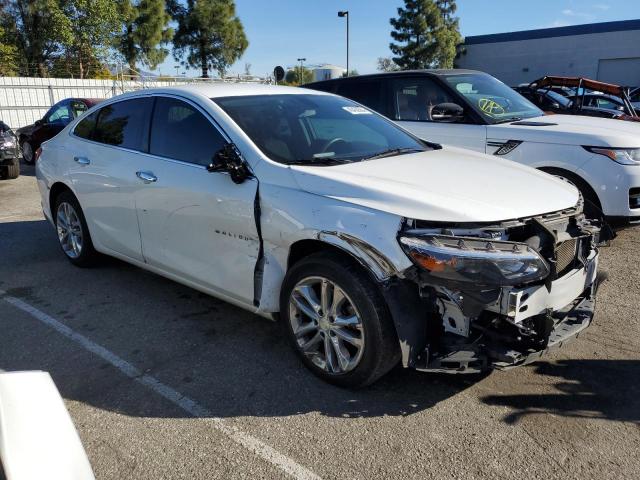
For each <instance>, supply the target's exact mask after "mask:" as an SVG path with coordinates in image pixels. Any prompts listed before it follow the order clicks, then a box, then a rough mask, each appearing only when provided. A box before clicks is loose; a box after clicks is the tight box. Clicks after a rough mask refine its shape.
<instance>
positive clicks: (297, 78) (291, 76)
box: [284, 65, 313, 85]
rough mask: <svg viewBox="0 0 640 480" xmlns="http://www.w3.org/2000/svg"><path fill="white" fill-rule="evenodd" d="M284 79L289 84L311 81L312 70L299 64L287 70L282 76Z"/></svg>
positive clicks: (301, 83)
mask: <svg viewBox="0 0 640 480" xmlns="http://www.w3.org/2000/svg"><path fill="white" fill-rule="evenodd" d="M284 81H285V82H286V83H287V84H289V85H303V84H305V83H310V82H313V72H312V71H311V70H309V69H308V68H306V67H300V66H299V65H298V66H296V67H293V68H292V69H290V70H287V74H286V75H285V76H284Z"/></svg>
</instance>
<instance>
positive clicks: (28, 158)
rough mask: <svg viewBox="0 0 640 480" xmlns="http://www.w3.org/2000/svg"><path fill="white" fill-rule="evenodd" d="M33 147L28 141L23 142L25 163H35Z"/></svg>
mask: <svg viewBox="0 0 640 480" xmlns="http://www.w3.org/2000/svg"><path fill="white" fill-rule="evenodd" d="M33 158H34V157H33V147H32V146H31V143H29V142H28V141H24V142H22V159H23V160H24V163H27V164H29V165H31V164H33Z"/></svg>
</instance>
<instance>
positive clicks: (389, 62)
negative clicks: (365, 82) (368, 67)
mask: <svg viewBox="0 0 640 480" xmlns="http://www.w3.org/2000/svg"><path fill="white" fill-rule="evenodd" d="M378 70H379V71H380V72H395V71H397V70H400V67H398V65H396V63H395V62H394V61H393V59H391V58H389V57H378Z"/></svg>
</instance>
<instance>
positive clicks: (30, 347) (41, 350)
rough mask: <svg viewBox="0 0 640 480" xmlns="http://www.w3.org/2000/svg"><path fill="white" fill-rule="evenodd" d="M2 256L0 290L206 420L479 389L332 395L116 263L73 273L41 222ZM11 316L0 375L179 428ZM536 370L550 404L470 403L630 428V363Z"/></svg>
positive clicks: (13, 234)
mask: <svg viewBox="0 0 640 480" xmlns="http://www.w3.org/2000/svg"><path fill="white" fill-rule="evenodd" d="M0 251H5V252H7V255H6V256H5V257H4V259H3V262H0V289H2V290H5V291H6V292H7V294H8V295H10V296H13V297H17V298H19V299H22V300H23V301H25V302H27V303H28V304H29V305H33V306H34V307H35V308H37V309H38V310H40V311H42V312H44V313H46V314H48V315H51V316H52V317H53V318H55V319H56V320H57V321H58V322H61V323H63V324H64V325H66V326H67V327H69V328H70V329H72V330H73V332H75V333H77V334H78V335H82V336H83V337H86V338H87V339H89V340H91V341H92V342H95V343H96V344H98V345H100V346H102V347H104V348H106V349H108V350H109V351H110V352H112V353H113V354H114V355H117V356H118V357H119V358H121V359H123V360H124V361H126V362H128V363H129V364H131V365H133V366H134V367H135V368H137V369H138V370H139V371H141V372H144V374H145V375H150V376H152V377H153V378H155V379H157V380H158V381H159V382H162V383H163V384H164V385H167V386H169V387H170V388H172V389H173V390H175V391H177V392H179V393H180V395H183V396H184V397H187V398H189V399H191V400H193V401H195V402H197V403H198V404H199V405H200V406H201V407H203V408H204V409H206V411H208V412H209V413H210V414H211V415H212V416H215V417H218V418H230V417H247V416H249V417H251V416H253V417H282V416H291V415H298V414H305V413H310V412H318V413H319V414H320V415H324V416H328V417H337V418H361V417H381V416H408V415H412V414H415V413H417V412H422V411H425V410H428V409H430V408H432V407H434V406H435V405H437V404H439V403H440V402H442V401H445V400H447V399H449V398H451V397H453V396H455V395H457V394H459V393H460V392H463V391H464V390H465V389H467V388H469V387H471V386H473V385H474V384H476V383H478V382H483V381H487V380H489V379H486V380H485V377H486V375H481V376H477V375H473V376H467V375H457V376H456V375H442V374H425V373H419V372H415V371H412V370H406V369H402V368H396V369H394V370H392V371H391V372H390V373H389V374H387V375H386V376H384V377H383V378H382V379H380V380H379V381H378V382H377V383H375V384H373V385H371V386H369V387H367V388H364V389H360V390H346V389H342V388H337V387H334V386H331V385H329V384H327V383H325V382H323V381H321V380H320V379H318V378H316V377H314V376H313V375H312V374H311V373H310V372H309V371H307V370H306V368H305V367H304V366H303V365H302V364H301V362H300V360H299V359H298V358H297V356H296V355H295V353H294V352H293V350H292V348H291V347H290V346H289V344H288V342H287V341H286V338H285V336H284V335H283V332H282V329H281V326H280V325H279V324H278V323H276V322H272V321H269V320H266V319H264V318H261V317H258V316H256V315H254V314H252V313H250V312H247V311H244V310H242V309H239V308H237V307H234V306H232V305H230V304H228V303H225V302H223V301H221V300H218V299H215V298H212V297H210V296H208V295H205V294H202V293H200V292H197V291H195V290H193V289H190V288H188V287H185V286H183V285H180V284H177V283H175V282H172V281H170V280H167V279H164V278H162V277H160V276H158V275H154V274H152V273H149V272H146V271H144V270H141V269H139V268H137V267H133V266H131V265H129V264H126V263H124V262H121V261H118V260H115V259H106V260H105V261H104V262H102V265H101V266H99V267H98V268H93V269H79V268H76V267H73V266H72V265H71V264H70V263H69V262H68V261H67V260H66V259H65V258H64V255H63V253H62V252H61V251H60V248H59V246H58V245H57V241H56V238H55V233H54V231H53V229H52V228H51V227H50V225H48V223H47V222H46V221H44V220H40V221H31V222H13V223H0ZM2 303H3V302H2V300H1V299H0V304H2ZM2 307H7V306H6V305H0V308H2ZM7 308H8V307H7ZM1 311H2V310H0V312H1ZM8 311H12V310H8ZM13 312H14V313H13V314H12V316H13V317H15V318H4V319H3V318H0V328H1V329H2V330H1V331H2V336H0V369H4V370H7V371H12V370H14V371H15V370H35V369H39V370H45V371H49V372H50V373H51V375H52V377H53V379H54V381H55V383H56V385H57V387H58V389H59V390H60V392H61V393H62V395H63V396H64V397H65V398H66V399H70V400H75V401H79V402H83V403H86V404H87V405H92V406H95V407H97V408H101V409H105V410H108V411H113V412H117V413H121V414H124V415H128V416H140V417H161V418H165V417H171V418H174V417H175V418H181V417H188V416H190V415H189V414H187V413H186V412H185V411H183V410H180V409H179V408H177V407H176V405H174V404H172V403H170V402H168V401H167V400H165V399H164V398H162V397H161V396H160V395H158V394H156V393H154V392H153V391H152V390H149V389H148V388H147V387H145V386H144V385H142V384H141V383H140V382H136V381H132V380H131V378H128V377H126V376H125V375H123V374H122V372H121V371H120V370H118V369H117V368H115V367H114V365H113V363H109V362H107V361H105V360H104V359H102V358H101V357H99V356H97V355H95V354H93V353H91V352H89V351H87V350H86V349H84V348H82V347H80V346H79V345H78V342H74V341H72V340H70V339H69V338H68V337H67V336H64V335H60V334H59V333H58V332H55V331H53V330H51V328H50V327H48V326H46V325H45V324H43V322H38V321H37V320H35V319H33V318H30V317H29V316H28V315H27V314H21V313H20V312H17V311H13ZM18 318H19V319H18ZM529 368H531V367H529ZM535 368H536V370H537V371H538V372H539V373H541V374H544V375H550V376H553V377H558V379H559V380H558V382H557V384H556V389H557V393H554V394H552V395H548V394H545V395H538V394H535V393H527V394H522V395H511V396H500V395H492V396H487V397H485V398H483V399H482V400H483V401H484V402H485V403H486V404H489V405H500V406H508V407H510V408H511V409H512V410H514V412H513V413H510V414H509V416H508V417H507V418H505V421H507V422H510V423H514V422H517V421H518V420H519V419H520V418H522V417H523V416H525V415H529V414H533V413H544V412H549V413H554V414H557V415H569V416H594V417H597V418H606V419H611V420H626V421H638V418H639V417H638V415H639V413H638V412H640V408H638V406H639V404H638V398H640V395H638V394H639V393H640V392H638V386H637V379H638V378H640V362H636V361H621V360H620V361H617V360H608V361H605V360H600V361H591V360H573V361H561V362H558V363H545V362H542V363H539V364H537V365H536V366H535Z"/></svg>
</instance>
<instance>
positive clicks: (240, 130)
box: [36, 84, 604, 386]
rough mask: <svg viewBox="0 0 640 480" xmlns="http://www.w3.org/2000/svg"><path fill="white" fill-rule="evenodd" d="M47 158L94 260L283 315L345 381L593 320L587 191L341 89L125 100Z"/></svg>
mask: <svg viewBox="0 0 640 480" xmlns="http://www.w3.org/2000/svg"><path fill="white" fill-rule="evenodd" d="M36 171H37V178H38V184H39V188H40V191H41V194H42V205H43V209H44V212H45V215H46V216H47V218H49V220H50V221H51V222H52V223H53V224H54V225H55V227H56V230H57V233H58V238H59V240H60V245H61V246H62V250H63V251H64V253H65V254H66V255H67V257H68V258H69V259H70V260H71V261H72V262H73V263H74V264H77V265H80V266H87V265H91V264H92V263H93V262H94V261H95V260H96V257H97V254H98V252H99V253H102V254H107V255H112V256H114V257H118V258H120V259H123V260H125V261H127V262H130V263H132V264H134V265H138V266H140V267H142V268H145V269H148V270H151V271H153V272H156V273H158V274H160V275H163V276H166V277H168V278H171V279H173V280H176V281H178V282H180V283H183V284H185V285H188V286H190V287H193V288H195V289H198V290H200V291H203V292H206V293H208V294H210V295H213V296H215V297H218V298H222V299H224V300H227V301H229V302H231V303H233V304H235V305H238V306H240V307H242V308H246V309H248V310H250V311H252V312H255V313H256V314H259V315H262V316H265V317H269V318H278V317H279V318H280V319H281V320H282V322H283V325H284V326H285V330H286V334H287V335H288V336H289V337H290V339H291V343H292V345H293V346H294V348H295V349H296V350H297V352H298V353H299V354H300V357H301V359H302V361H303V362H304V363H305V365H307V367H309V368H310V369H311V370H312V371H313V372H314V373H316V374H317V375H319V376H320V377H322V378H324V379H325V380H327V381H330V382H333V383H336V384H339V385H342V386H362V385H366V384H369V383H371V382H373V381H375V380H376V379H378V378H380V377H381V376H382V375H384V374H385V373H386V372H387V371H389V370H390V369H391V368H392V367H393V366H394V365H396V364H397V363H398V362H402V364H403V365H404V366H405V367H411V368H415V369H418V370H423V371H447V372H477V371H481V370H485V369H490V368H508V367H513V366H517V365H522V364H525V363H526V362H529V361H531V360H532V359H535V358H537V356H539V355H540V354H542V353H543V352H545V351H546V350H547V349H548V348H550V347H553V346H558V345H561V344H562V343H564V342H565V341H566V340H568V339H571V338H573V337H575V336H576V335H577V334H578V333H580V332H581V331H582V330H584V329H585V328H586V327H588V326H589V324H590V322H591V321H592V318H593V312H594V302H595V294H596V289H597V285H598V277H597V265H598V249H597V245H598V243H599V242H601V241H602V240H604V239H603V238H601V233H600V228H599V227H598V225H596V224H593V223H591V222H589V221H588V220H586V219H585V217H584V216H583V214H582V200H581V198H580V194H579V193H578V191H577V190H576V189H575V188H574V187H573V186H572V185H570V184H569V183H567V182H565V181H563V180H560V179H557V178H554V177H552V176H550V175H547V174H545V173H542V172H539V171H536V170H534V169H531V168H529V167H525V166H522V165H519V164H516V163H514V162H510V161H508V160H503V159H500V158H496V157H492V156H486V155H483V154H479V153H474V152H471V151H466V150H461V149H456V148H448V147H444V148H443V147H441V146H439V145H435V144H430V143H427V142H424V141H422V140H419V139H418V138H417V137H415V136H413V135H412V134H410V133H408V132H406V131H405V130H403V129H402V128H400V127H398V126H397V125H395V124H393V123H392V122H391V121H389V120H387V119H386V118H384V117H382V116H380V115H378V114H376V113H373V112H372V111H370V110H368V109H366V108H364V107H362V106H360V105H357V104H355V103H353V102H351V101H350V100H346V99H344V98H340V97H337V96H334V95H330V94H325V93H321V92H313V91H309V90H301V89H294V88H287V87H273V86H265V85H246V84H245V85H240V84H237V85H198V86H189V87H183V88H176V89H162V90H146V91H142V92H137V93H132V94H126V95H122V96H120V97H116V98H113V99H111V100H109V101H107V102H105V103H102V104H100V105H98V106H97V107H95V108H93V109H92V110H90V111H89V112H88V113H87V114H86V115H84V116H83V117H82V118H81V119H79V120H78V121H75V122H74V123H72V124H71V125H69V126H68V127H67V128H66V129H65V130H64V131H63V132H61V133H60V134H59V135H57V136H56V137H55V138H54V139H52V140H50V141H49V142H47V143H45V144H44V146H43V147H42V152H40V154H39V160H38V161H37V169H36Z"/></svg>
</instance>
